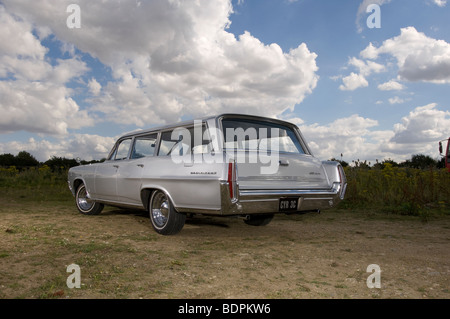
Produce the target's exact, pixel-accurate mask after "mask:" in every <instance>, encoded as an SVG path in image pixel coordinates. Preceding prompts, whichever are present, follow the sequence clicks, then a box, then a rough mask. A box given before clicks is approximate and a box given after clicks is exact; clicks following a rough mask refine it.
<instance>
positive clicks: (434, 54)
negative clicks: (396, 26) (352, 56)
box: [361, 27, 450, 83]
mask: <svg viewBox="0 0 450 319" xmlns="http://www.w3.org/2000/svg"><path fill="white" fill-rule="evenodd" d="M381 54H388V55H391V56H393V57H394V58H395V59H396V60H397V67H398V76H399V79H401V80H406V81H413V82H416V81H424V82H434V83H450V43H448V42H445V41H444V40H437V39H433V38H430V37H427V36H426V35H425V34H424V33H422V32H418V31H417V30H416V29H415V28H414V27H407V28H402V29H401V33H400V35H399V36H397V37H394V38H391V39H388V40H386V41H384V42H383V44H382V45H381V46H380V47H379V48H376V47H374V46H373V44H372V43H371V44H369V46H368V47H367V48H366V49H364V50H363V51H362V52H361V56H362V57H365V58H370V59H376V58H378V57H379V56H380V55H381Z"/></svg>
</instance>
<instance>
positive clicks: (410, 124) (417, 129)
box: [391, 103, 450, 146]
mask: <svg viewBox="0 0 450 319" xmlns="http://www.w3.org/2000/svg"><path fill="white" fill-rule="evenodd" d="M436 106H437V104H436V103H430V104H428V105H425V106H420V107H417V108H415V109H414V110H413V111H411V112H410V113H409V114H408V115H407V116H405V117H403V118H402V120H401V123H398V124H396V125H395V126H394V133H395V135H394V136H393V137H392V139H391V142H394V143H401V144H421V143H434V142H435V143H437V141H439V140H440V139H443V138H448V134H449V133H450V112H449V111H440V110H438V109H437V108H436ZM435 143H434V144H433V145H434V146H435Z"/></svg>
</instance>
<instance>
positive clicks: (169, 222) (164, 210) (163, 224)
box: [149, 190, 186, 235]
mask: <svg viewBox="0 0 450 319" xmlns="http://www.w3.org/2000/svg"><path fill="white" fill-rule="evenodd" d="M149 214H150V220H151V222H152V226H153V228H154V229H155V230H156V232H158V233H159V234H161V235H175V234H177V233H179V232H180V231H181V229H182V228H183V226H184V223H185V221H186V215H184V214H180V213H178V212H177V211H176V210H175V208H174V207H173V205H172V202H171V201H170V199H169V197H168V196H167V195H166V194H165V193H164V192H162V191H159V190H157V191H154V192H153V194H152V196H151V198H150V203H149Z"/></svg>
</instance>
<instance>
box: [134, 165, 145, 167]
mask: <svg viewBox="0 0 450 319" xmlns="http://www.w3.org/2000/svg"><path fill="white" fill-rule="evenodd" d="M136 166H139V167H144V164H136Z"/></svg>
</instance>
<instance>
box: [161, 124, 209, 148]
mask: <svg viewBox="0 0 450 319" xmlns="http://www.w3.org/2000/svg"><path fill="white" fill-rule="evenodd" d="M205 131H206V127H205V125H203V126H202V131H201V134H202V136H201V137H200V138H198V137H194V132H195V130H194V127H188V128H183V127H179V128H176V129H174V130H172V131H168V132H163V133H162V134H161V143H160V146H159V151H158V156H165V155H171V154H174V152H176V155H183V154H190V153H207V152H209V151H211V145H210V144H211V139H210V137H209V135H208V134H207V133H206V134H205ZM205 135H208V136H205ZM204 138H206V139H204ZM198 142H200V143H201V144H196V143H198Z"/></svg>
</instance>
